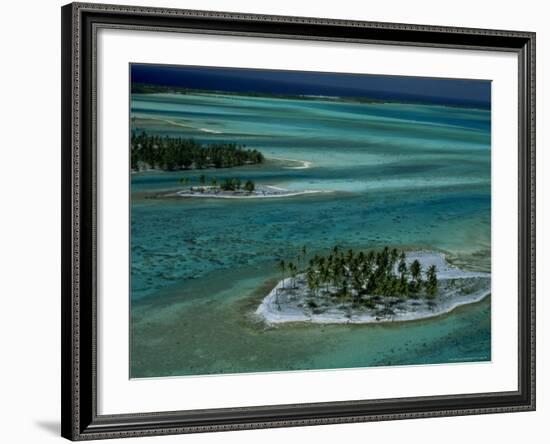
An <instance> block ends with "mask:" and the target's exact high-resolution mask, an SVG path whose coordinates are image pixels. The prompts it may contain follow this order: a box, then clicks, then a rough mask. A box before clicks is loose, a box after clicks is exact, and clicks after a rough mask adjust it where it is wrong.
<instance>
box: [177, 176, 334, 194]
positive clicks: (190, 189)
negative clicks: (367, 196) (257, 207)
mask: <svg viewBox="0 0 550 444" xmlns="http://www.w3.org/2000/svg"><path fill="white" fill-rule="evenodd" d="M178 183H180V184H183V185H187V187H186V188H184V189H182V190H180V191H178V192H176V196H179V197H203V198H219V199H253V198H269V197H291V196H301V195H304V194H316V193H327V192H330V191H325V190H295V191H293V190H287V189H285V188H281V187H276V186H273V185H257V184H256V183H255V182H254V181H253V180H250V179H249V180H246V181H244V182H243V181H242V180H241V179H240V178H239V177H226V178H225V179H223V180H218V178H217V177H212V178H210V179H207V177H206V176H205V175H204V174H201V175H200V176H199V179H198V185H192V183H193V179H192V178H189V177H182V178H181V179H179V181H178Z"/></svg>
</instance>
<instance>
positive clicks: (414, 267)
mask: <svg viewBox="0 0 550 444" xmlns="http://www.w3.org/2000/svg"><path fill="white" fill-rule="evenodd" d="M410 271H411V277H412V279H413V291H414V292H415V293H416V292H418V290H419V289H420V285H421V283H422V265H420V262H418V259H415V260H414V261H413V263H412V264H411V268H410Z"/></svg>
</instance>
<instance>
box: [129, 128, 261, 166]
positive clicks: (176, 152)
mask: <svg viewBox="0 0 550 444" xmlns="http://www.w3.org/2000/svg"><path fill="white" fill-rule="evenodd" d="M130 153H131V154H130V167H131V169H132V170H133V171H143V170H148V169H160V170H163V171H175V170H190V169H199V170H200V169H204V168H232V167H237V166H243V165H254V164H260V163H262V162H263V161H264V156H263V154H262V153H261V152H260V151H258V150H255V149H252V150H251V149H247V148H246V146H245V145H240V144H236V143H211V144H202V143H200V142H198V141H196V140H194V139H190V138H189V139H186V138H181V137H168V136H156V135H149V134H147V133H145V132H140V133H132V137H131V141H130Z"/></svg>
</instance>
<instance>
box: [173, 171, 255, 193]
mask: <svg viewBox="0 0 550 444" xmlns="http://www.w3.org/2000/svg"><path fill="white" fill-rule="evenodd" d="M193 181H195V183H197V182H198V191H200V192H204V191H206V190H208V191H209V192H214V193H216V192H219V191H220V190H221V191H241V190H242V191H245V192H247V193H252V192H253V191H254V190H255V189H256V184H255V183H254V181H252V180H247V181H246V182H245V184H244V186H243V185H242V181H241V179H239V178H238V177H228V178H226V179H224V180H223V181H222V182H221V183H218V179H217V178H216V177H212V178H211V179H209V178H207V177H206V176H205V175H204V174H201V175H200V176H199V177H198V179H193V178H190V177H182V178H180V179H179V180H178V183H180V184H182V185H190V184H192V183H193ZM208 181H210V184H209V185H207V182H208ZM191 189H192V190H194V191H196V190H197V188H194V187H191Z"/></svg>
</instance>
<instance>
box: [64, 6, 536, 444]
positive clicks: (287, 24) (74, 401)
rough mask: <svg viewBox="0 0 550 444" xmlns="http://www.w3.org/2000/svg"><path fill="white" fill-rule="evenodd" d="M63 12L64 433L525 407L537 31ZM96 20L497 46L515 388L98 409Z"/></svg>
mask: <svg viewBox="0 0 550 444" xmlns="http://www.w3.org/2000/svg"><path fill="white" fill-rule="evenodd" d="M61 14H62V34H61V46H62V66H61V71H62V79H61V82H62V97H61V102H62V128H61V134H62V247H61V248H62V277H61V279H62V304H61V308H62V329H61V338H62V412H61V413H62V436H64V437H65V438H68V439H71V440H85V439H100V438H119V437H133V436H146V435H163V434H176V433H193V432H208V431H223V430H237V429H252V428H268V427H287V426H303V425H316V424H332V423H345V422H362V421H379V420H394V419H408V418H426V417H435V416H453V415H472V414H485V413H501V412H517V411H528V410H534V409H535V33H533V32H518V31H501V30H487V29H469V28H450V27H440V26H424V25H409V24H396V23H378V22H359V21H351V20H333V19H321V18H305V17H282V16H266V15H252V14H236V13H225V12H211V11H191V10H177V9H161V8H146V7H132V6H117V5H103V4H85V3H72V4H68V5H66V6H64V7H63V8H62V10H61ZM99 27H107V28H109V27H117V28H125V29H130V30H131V29H137V28H140V29H144V28H146V29H148V30H151V31H155V30H160V31H172V32H200V33H210V34H222V35H223V34H231V35H242V36H256V37H257V36H261V37H265V38H292V39H308V40H318V41H340V42H354V43H376V44H388V45H389V44H391V45H411V46H424V47H436V48H461V49H468V50H485V51H507V52H512V53H514V54H516V56H517V59H518V66H519V75H518V79H519V113H518V115H519V137H518V159H519V183H518V196H519V208H518V214H519V232H518V245H519V268H518V277H519V287H518V309H519V323H518V325H519V328H518V344H519V348H518V363H519V369H518V377H519V380H518V390H517V391H510V392H496V393H479V394H478V393H471V394H464V395H453V396H426V397H415V398H392V399H383V400H365V401H341V402H324V403H310V404H297V405H276V406H263V407H262V406H260V407H242V408H223V409H209V410H193V411H189V410H188V411H171V412H148V413H140V414H120V415H109V416H104V415H103V416H101V415H98V414H97V408H96V406H97V380H96V367H95V366H96V355H95V354H96V293H95V292H96V248H97V246H96V242H95V233H96V231H95V230H96V209H97V208H96V174H97V170H96V163H95V155H96V146H95V143H96V136H95V121H96V109H95V93H96V91H95V79H94V76H95V38H96V30H97V29H98V28H99Z"/></svg>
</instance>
